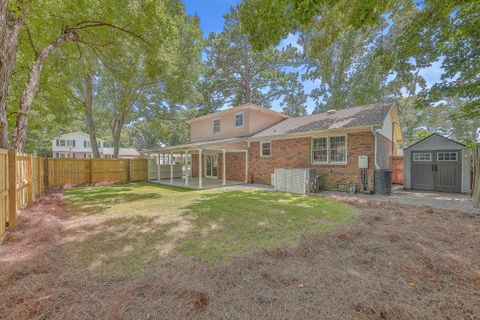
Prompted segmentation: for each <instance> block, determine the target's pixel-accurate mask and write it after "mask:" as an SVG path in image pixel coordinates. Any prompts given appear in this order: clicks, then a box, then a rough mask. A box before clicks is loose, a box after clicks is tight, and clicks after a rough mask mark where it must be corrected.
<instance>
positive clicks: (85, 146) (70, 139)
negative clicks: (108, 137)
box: [52, 131, 103, 159]
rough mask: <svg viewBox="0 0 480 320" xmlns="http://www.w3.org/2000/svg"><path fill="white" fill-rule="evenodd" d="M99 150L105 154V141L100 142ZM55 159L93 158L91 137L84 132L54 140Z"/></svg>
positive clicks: (67, 134) (53, 151) (63, 135)
mask: <svg viewBox="0 0 480 320" xmlns="http://www.w3.org/2000/svg"><path fill="white" fill-rule="evenodd" d="M98 150H99V151H100V154H103V140H100V139H99V140H98ZM52 157H53V158H81V159H82V158H83V159H85V158H92V157H93V155H92V147H91V146H90V136H89V135H88V134H86V133H83V132H78V131H77V132H71V133H65V134H62V135H60V136H59V137H57V138H55V139H53V140H52Z"/></svg>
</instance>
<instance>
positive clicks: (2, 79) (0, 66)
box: [0, 0, 27, 149]
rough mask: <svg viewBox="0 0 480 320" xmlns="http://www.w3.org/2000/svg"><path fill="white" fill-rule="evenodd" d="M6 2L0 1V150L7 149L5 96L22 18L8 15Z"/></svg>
mask: <svg viewBox="0 0 480 320" xmlns="http://www.w3.org/2000/svg"><path fill="white" fill-rule="evenodd" d="M7 2H8V1H7V0H0V39H1V40H0V148H4V149H8V148H9V141H8V119H7V96H8V84H9V83H10V79H11V78H12V72H13V68H14V67H15V58H16V55H17V49H18V37H19V34H20V30H21V28H22V25H23V18H24V17H25V16H26V14H27V11H26V10H25V11H24V12H23V14H22V17H16V16H14V15H12V14H11V13H8V9H7Z"/></svg>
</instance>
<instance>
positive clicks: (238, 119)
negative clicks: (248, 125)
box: [235, 112, 243, 128]
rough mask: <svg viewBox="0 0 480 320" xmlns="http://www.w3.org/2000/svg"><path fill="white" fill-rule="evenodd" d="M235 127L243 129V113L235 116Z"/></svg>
mask: <svg viewBox="0 0 480 320" xmlns="http://www.w3.org/2000/svg"><path fill="white" fill-rule="evenodd" d="M235 127H237V128H241V127H243V112H240V113H237V114H235Z"/></svg>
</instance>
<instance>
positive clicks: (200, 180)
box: [198, 149, 203, 189]
mask: <svg viewBox="0 0 480 320" xmlns="http://www.w3.org/2000/svg"><path fill="white" fill-rule="evenodd" d="M202 162H203V161H202V149H198V187H199V188H200V189H201V188H203V184H202V179H203V177H202V176H203V173H202V169H203V163H202Z"/></svg>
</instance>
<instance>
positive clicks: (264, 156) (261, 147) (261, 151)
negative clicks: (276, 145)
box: [260, 140, 272, 158]
mask: <svg viewBox="0 0 480 320" xmlns="http://www.w3.org/2000/svg"><path fill="white" fill-rule="evenodd" d="M264 143H269V144H270V154H269V155H264V154H263V144H264ZM271 156H272V141H271V140H270V141H260V157H262V158H270V157H271Z"/></svg>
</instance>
